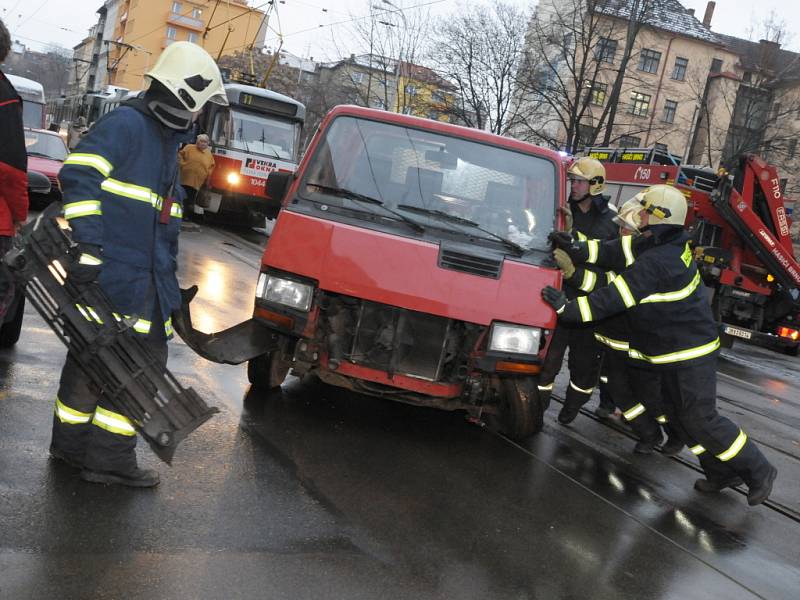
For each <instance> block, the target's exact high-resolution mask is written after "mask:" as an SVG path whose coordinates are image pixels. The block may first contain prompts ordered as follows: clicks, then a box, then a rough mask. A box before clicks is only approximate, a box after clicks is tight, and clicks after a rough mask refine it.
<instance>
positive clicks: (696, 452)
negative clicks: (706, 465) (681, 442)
mask: <svg viewBox="0 0 800 600" xmlns="http://www.w3.org/2000/svg"><path fill="white" fill-rule="evenodd" d="M689 450H691V451H692V454H694V455H695V456H700V455H701V454H702V453H703V452H705V451H706V449H705V448H703V447H702V446H701V445H700V444H697V445H696V446H692V447H691V448H689Z"/></svg>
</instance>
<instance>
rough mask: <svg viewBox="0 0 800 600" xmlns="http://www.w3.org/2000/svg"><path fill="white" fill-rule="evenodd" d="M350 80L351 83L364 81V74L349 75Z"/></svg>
mask: <svg viewBox="0 0 800 600" xmlns="http://www.w3.org/2000/svg"><path fill="white" fill-rule="evenodd" d="M350 79H352V81H353V83H361V82H362V81H364V74H363V73H350Z"/></svg>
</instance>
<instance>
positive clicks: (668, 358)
mask: <svg viewBox="0 0 800 600" xmlns="http://www.w3.org/2000/svg"><path fill="white" fill-rule="evenodd" d="M717 348H719V338H717V339H715V340H714V341H713V342H709V343H708V344H703V345H702V346H697V347H696V348H687V349H686V350H680V351H678V352H670V353H669V354H660V355H658V356H647V355H646V354H642V353H641V352H639V351H638V350H636V349H634V348H631V349H630V350H628V356H630V357H631V358H635V359H637V360H644V361H646V362H649V363H652V364H654V365H663V364H666V363H674V362H681V361H684V360H692V359H694V358H700V357H701V356H706V355H707V354H711V353H712V352H714V351H715V350H716V349H717Z"/></svg>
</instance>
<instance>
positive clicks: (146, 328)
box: [133, 319, 152, 333]
mask: <svg viewBox="0 0 800 600" xmlns="http://www.w3.org/2000/svg"><path fill="white" fill-rule="evenodd" d="M151 324H152V323H150V321H145V320H144V319H138V320H137V321H136V322H135V323H134V324H133V330H134V331H135V332H136V333H150V325H151Z"/></svg>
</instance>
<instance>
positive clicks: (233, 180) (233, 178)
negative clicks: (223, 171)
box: [227, 171, 240, 185]
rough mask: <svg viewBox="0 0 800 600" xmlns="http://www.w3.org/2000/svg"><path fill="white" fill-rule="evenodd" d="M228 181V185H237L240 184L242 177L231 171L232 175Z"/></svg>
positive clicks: (229, 175)
mask: <svg viewBox="0 0 800 600" xmlns="http://www.w3.org/2000/svg"><path fill="white" fill-rule="evenodd" d="M227 179H228V183H230V184H231V185H236V184H237V183H239V179H240V177H239V174H238V173H234V172H233V171H231V172H230V173H228V177H227Z"/></svg>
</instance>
